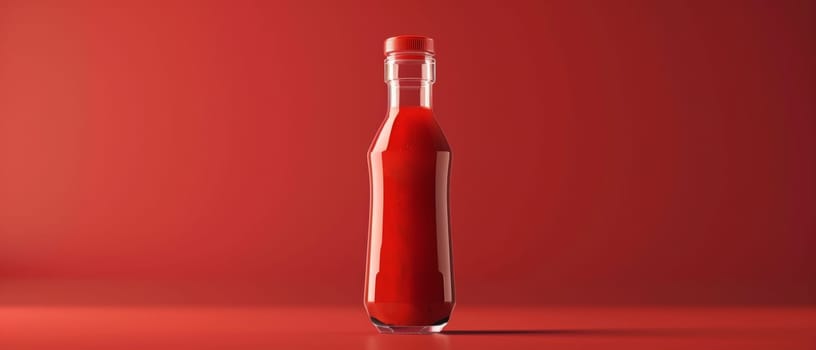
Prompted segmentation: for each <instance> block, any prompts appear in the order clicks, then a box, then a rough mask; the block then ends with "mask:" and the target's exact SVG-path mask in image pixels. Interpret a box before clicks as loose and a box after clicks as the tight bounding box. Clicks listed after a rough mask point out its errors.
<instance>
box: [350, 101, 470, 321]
mask: <svg viewBox="0 0 816 350" xmlns="http://www.w3.org/2000/svg"><path fill="white" fill-rule="evenodd" d="M411 90H414V91H415V93H417V94H418V93H419V91H420V89H419V87H417V88H415V89H405V91H404V92H405V93H408V92H409V91H411ZM417 101H419V100H418V99H417ZM369 157H370V158H369V159H370V161H369V166H370V167H371V187H372V189H371V191H372V197H371V205H372V214H371V220H372V221H371V226H369V228H370V235H371V236H370V238H369V254H370V255H369V258H368V261H367V264H368V270H367V271H366V282H367V283H366V287H365V301H366V303H365V305H366V310H368V314H369V316H371V317H372V318H375V319H377V322H380V323H382V324H386V325H405V326H407V325H420V326H427V325H436V324H440V323H444V320H447V319H448V316H450V312H451V309H452V308H453V305H454V295H453V290H454V286H453V270H452V268H453V264H452V261H451V246H450V242H451V236H450V222H449V221H448V220H449V219H448V218H449V208H448V188H449V186H448V180H449V177H450V168H451V148H450V146H449V145H448V142H447V140H446V139H445V135H444V134H443V132H442V129H441V128H439V124H437V122H436V119H435V118H434V114H433V112H432V111H431V110H430V109H428V108H425V107H419V106H401V107H399V108H392V109H391V111H390V112H389V113H388V115H387V116H386V119H385V121H384V122H383V125H382V127H380V130H379V132H378V133H377V137H376V138H375V139H374V142H372V144H371V148H370V150H369Z"/></svg>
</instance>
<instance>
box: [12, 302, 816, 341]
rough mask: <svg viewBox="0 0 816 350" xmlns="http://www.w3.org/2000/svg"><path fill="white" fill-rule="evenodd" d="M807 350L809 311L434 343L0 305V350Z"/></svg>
mask: <svg viewBox="0 0 816 350" xmlns="http://www.w3.org/2000/svg"><path fill="white" fill-rule="evenodd" d="M40 348H54V349H57V348H58V349H67V348H81V349H130V348H143V349H187V348H189V349H225V348H229V349H327V348H331V349H367V350H376V349H553V350H556V349H595V348H597V349H618V348H619V349H688V348H694V349H695V350H704V349H816V308H808V307H631V308H626V307H518V306H516V307H498V306H468V305H465V306H461V305H460V306H457V308H456V309H455V310H454V313H453V316H452V320H451V323H450V324H449V325H448V327H447V329H446V330H445V332H443V334H438V335H380V334H377V333H376V332H375V330H374V328H373V327H372V326H371V325H370V324H369V323H368V321H367V319H366V316H365V311H364V310H363V309H362V307H352V306H348V307H341V306H331V307H317V306H303V307H295V306H286V307H282V306H256V307H249V306H241V307H228V306H160V305H155V306H144V305H142V306H100V305H95V306H31V305H29V306H23V305H17V306H14V305H5V306H2V305H0V349H40Z"/></svg>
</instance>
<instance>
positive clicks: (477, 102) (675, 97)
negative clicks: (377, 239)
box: [0, 1, 816, 304]
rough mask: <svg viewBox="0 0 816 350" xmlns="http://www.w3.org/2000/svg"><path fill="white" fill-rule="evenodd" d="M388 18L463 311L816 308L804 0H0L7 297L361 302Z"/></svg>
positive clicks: (815, 15)
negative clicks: (418, 100)
mask: <svg viewBox="0 0 816 350" xmlns="http://www.w3.org/2000/svg"><path fill="white" fill-rule="evenodd" d="M405 33H412V34H425V35H429V36H432V37H434V38H435V39H436V40H437V47H438V83H437V84H436V87H435V91H434V93H435V107H436V111H437V115H438V118H439V122H440V124H441V125H442V127H443V128H444V129H445V131H446V133H447V135H448V139H449V141H450V143H451V145H452V147H453V150H454V159H453V173H452V190H451V191H452V193H451V200H452V220H453V239H454V254H455V259H456V260H455V263H456V264H455V270H456V282H457V292H458V297H459V302H460V303H541V304H554V303H571V304H572V303H611V304H642V303H647V304H648V303H675V304H709V303H728V304H743V303H747V304H763V303H770V304H813V303H815V302H816V290H815V288H816V254H814V253H813V252H814V247H816V63H815V62H816V40H813V39H814V37H815V36H816V2H813V1H525V2H518V1H498V2H462V3H453V2H449V3H445V4H441V2H432V1H411V2H408V1H388V2H386V1H370V2H346V3H343V4H340V3H339V2H329V1H325V2H311V1H288V2H274V4H273V2H262V1H258V2H249V1H237V2H228V1H223V2H192V1H191V2H180V1H179V2H172V3H167V2H158V1H156V2H137V1H128V2H115V3H108V2H101V1H100V2H96V3H90V2H73V3H72V4H68V3H67V2H60V1H53V2H40V1H19V2H9V1H0V303H44V302H99V301H105V302H134V301H159V302H164V301H167V302H226V303H243V302H253V303H254V302H259V303H299V302H306V303H360V302H361V300H362V284H363V275H364V264H365V249H366V243H365V242H366V234H367V233H366V230H367V219H368V177H367V176H368V175H367V170H366V161H365V151H366V149H367V147H368V145H369V142H370V141H371V139H372V137H373V135H374V132H375V130H376V128H377V126H378V125H379V123H380V122H381V120H382V118H383V117H384V116H385V112H386V105H385V103H386V89H385V85H384V83H383V82H382V60H383V57H382V51H381V48H382V41H383V39H385V38H386V37H387V36H390V35H395V34H405Z"/></svg>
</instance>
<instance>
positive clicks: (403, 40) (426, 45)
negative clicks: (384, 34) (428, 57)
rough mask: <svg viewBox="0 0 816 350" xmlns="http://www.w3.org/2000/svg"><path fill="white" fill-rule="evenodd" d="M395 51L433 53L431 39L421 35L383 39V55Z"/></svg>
mask: <svg viewBox="0 0 816 350" xmlns="http://www.w3.org/2000/svg"><path fill="white" fill-rule="evenodd" d="M397 51H413V52H416V51H422V52H428V53H434V42H433V39H431V38H429V37H427V36H421V35H397V36H392V37H390V38H388V39H385V55H386V56H388V54H389V53H392V52H397Z"/></svg>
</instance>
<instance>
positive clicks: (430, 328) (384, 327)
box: [371, 317, 448, 334]
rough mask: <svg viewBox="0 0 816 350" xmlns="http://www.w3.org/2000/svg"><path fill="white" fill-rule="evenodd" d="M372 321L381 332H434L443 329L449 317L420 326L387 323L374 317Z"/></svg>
mask: <svg viewBox="0 0 816 350" xmlns="http://www.w3.org/2000/svg"><path fill="white" fill-rule="evenodd" d="M371 323H372V324H373V325H374V327H375V328H377V331H378V332H380V333H381V334H434V333H439V332H441V331H442V328H445V326H447V325H448V317H445V318H443V319H441V320H439V321H437V322H434V324H431V325H419V326H397V325H390V324H385V323H383V322H382V321H380V320H378V319H376V318H374V317H372V318H371Z"/></svg>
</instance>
